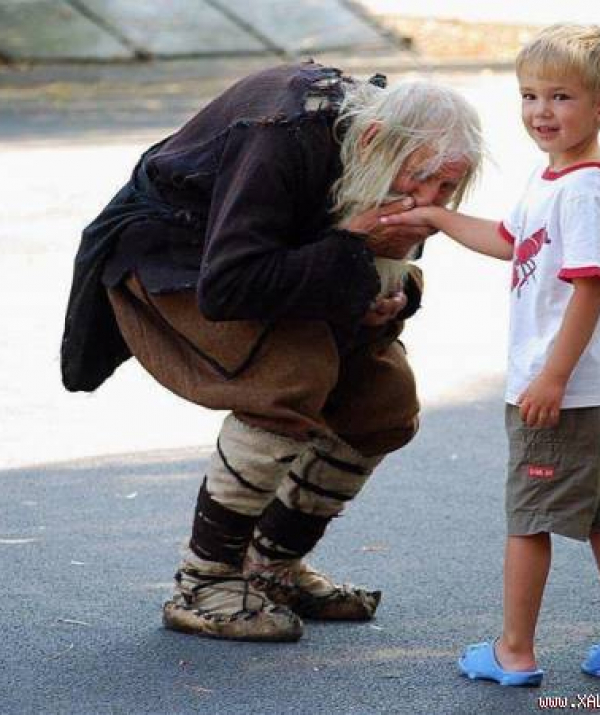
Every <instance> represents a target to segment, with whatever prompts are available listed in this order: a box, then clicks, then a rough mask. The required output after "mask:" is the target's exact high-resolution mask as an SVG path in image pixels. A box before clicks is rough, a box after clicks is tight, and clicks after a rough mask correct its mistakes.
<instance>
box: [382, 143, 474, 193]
mask: <svg viewBox="0 0 600 715" xmlns="http://www.w3.org/2000/svg"><path fill="white" fill-rule="evenodd" d="M426 166H427V161H426V156H425V155H424V154H421V155H420V156H419V152H415V154H414V155H413V156H411V157H410V159H409V160H408V162H407V164H406V167H405V168H404V169H403V170H402V171H401V172H400V173H399V174H398V176H397V177H396V178H395V179H394V182H393V183H392V187H391V188H392V191H393V193H394V194H410V195H411V196H412V197H413V199H414V200H415V202H416V205H417V206H430V205H432V204H434V205H436V206H445V205H446V204H447V203H448V202H449V201H450V199H451V198H452V196H453V194H454V193H455V191H456V189H457V188H458V186H459V184H460V182H461V181H462V180H463V179H464V178H465V176H466V174H467V172H468V171H469V168H470V164H469V162H468V161H467V160H466V159H457V160H455V161H448V162H446V163H445V164H442V166H441V167H440V168H439V169H437V170H436V171H435V173H432V174H428V172H427V170H426V168H424V167H426Z"/></svg>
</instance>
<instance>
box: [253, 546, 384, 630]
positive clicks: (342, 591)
mask: <svg viewBox="0 0 600 715" xmlns="http://www.w3.org/2000/svg"><path fill="white" fill-rule="evenodd" d="M244 573H245V574H246V576H247V577H248V579H249V580H250V582H251V583H252V585H253V586H254V588H256V589H257V590H259V591H261V592H262V593H264V594H265V596H266V597H267V598H268V599H269V600H270V601H272V602H273V603H277V604H280V605H283V606H287V607H288V608H290V609H291V610H292V611H293V612H294V613H296V614H297V615H299V616H302V618H309V619H313V620H322V621H369V620H371V619H372V618H373V616H374V615H375V611H376V609H377V606H378V605H379V601H380V600H381V591H365V590H363V589H361V588H355V587H354V586H351V585H347V584H344V585H342V586H338V585H336V584H335V583H334V582H333V581H332V580H331V579H330V578H329V577H328V576H326V575H325V574H322V573H320V572H319V571H316V570H315V569H313V568H312V567H311V566H309V565H308V564H306V563H304V562H303V561H301V560H300V559H293V560H291V559H290V560H286V559H283V560H280V561H279V560H278V561H270V560H267V559H265V558H264V557H262V556H260V555H259V554H257V552H256V551H255V549H253V548H252V547H250V549H249V551H248V556H247V559H246V565H245V568H244Z"/></svg>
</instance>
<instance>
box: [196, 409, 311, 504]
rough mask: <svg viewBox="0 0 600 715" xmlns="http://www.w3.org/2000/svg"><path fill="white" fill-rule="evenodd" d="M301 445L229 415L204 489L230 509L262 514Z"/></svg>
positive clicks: (222, 429)
mask: <svg viewBox="0 0 600 715" xmlns="http://www.w3.org/2000/svg"><path fill="white" fill-rule="evenodd" d="M302 447H303V445H302V443H300V442H297V441H296V440H293V439H289V438H287V437H282V436H280V435H276V434H273V433H272V432H267V431H265V430H262V429H259V428H258V427H251V426H250V425H247V424H246V423H244V422H242V421H241V420H238V419H237V418H236V417H235V416H234V415H229V416H228V417H227V418H226V419H225V421H224V423H223V427H222V428H221V432H220V435H219V439H218V441H217V449H216V451H215V452H214V454H213V456H212V458H211V462H210V465H209V469H208V480H207V488H208V491H209V492H210V493H211V495H212V496H213V498H214V499H215V500H216V501H217V502H219V503H220V504H222V505H223V506H225V507H227V508H228V509H232V510H233V511H236V512H239V513H240V514H247V515H249V516H257V515H258V514H261V513H262V511H263V510H264V508H265V506H266V505H267V504H268V503H269V502H270V501H271V499H272V498H273V496H274V495H275V491H276V490H277V488H278V487H279V485H280V483H281V480H282V478H283V476H284V475H285V473H286V471H287V468H288V465H289V464H290V463H291V462H293V461H294V460H295V459H296V455H297V454H298V453H299V451H300V450H301V449H302Z"/></svg>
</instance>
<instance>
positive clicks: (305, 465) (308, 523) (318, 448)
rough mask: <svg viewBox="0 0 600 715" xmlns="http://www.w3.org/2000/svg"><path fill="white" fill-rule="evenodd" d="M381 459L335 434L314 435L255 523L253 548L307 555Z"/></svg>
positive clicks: (275, 555)
mask: <svg viewBox="0 0 600 715" xmlns="http://www.w3.org/2000/svg"><path fill="white" fill-rule="evenodd" d="M382 459H383V456H376V457H365V456H363V455H362V454H360V453H359V452H357V451H356V450H355V449H353V448H352V447H350V445H348V444H346V443H345V442H343V441H342V440H341V439H339V438H337V437H335V436H332V437H326V438H325V437H323V438H318V439H316V440H315V441H314V442H313V443H312V444H310V445H309V446H308V447H307V448H306V449H305V450H304V451H303V452H302V453H301V454H300V455H299V456H298V458H297V459H296V460H295V461H294V462H293V463H292V464H291V465H290V466H289V470H288V473H287V475H286V476H285V477H284V479H283V481H282V483H281V486H280V487H279V489H278V491H277V494H276V498H275V499H274V500H273V501H272V502H271V503H270V504H269V506H268V507H267V508H266V510H265V512H264V513H263V516H262V517H261V519H260V521H259V523H258V525H257V529H256V532H255V534H254V539H253V546H254V547H255V548H256V550H257V551H258V552H259V553H261V554H262V555H264V556H267V557H268V558H271V559H294V558H301V557H302V556H304V555H305V554H307V553H308V552H309V551H311V550H312V549H313V548H314V546H315V545H316V544H317V543H318V541H319V540H320V539H321V537H322V536H323V534H324V532H325V529H326V528H327V524H328V523H329V522H330V521H331V519H332V518H333V517H335V516H337V515H338V514H340V512H341V511H342V510H343V508H344V506H345V504H346V502H348V501H351V500H352V499H354V497H355V496H356V495H357V494H358V493H359V491H360V490H361V489H362V487H363V485H364V484H365V482H366V481H367V479H368V478H369V476H370V474H371V472H372V471H373V469H375V467H376V466H377V464H378V463H379V462H380V461H381V460H382Z"/></svg>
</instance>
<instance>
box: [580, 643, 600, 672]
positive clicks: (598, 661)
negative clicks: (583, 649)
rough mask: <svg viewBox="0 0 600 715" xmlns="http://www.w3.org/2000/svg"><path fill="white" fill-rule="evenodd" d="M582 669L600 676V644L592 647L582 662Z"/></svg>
mask: <svg viewBox="0 0 600 715" xmlns="http://www.w3.org/2000/svg"><path fill="white" fill-rule="evenodd" d="M581 670H583V672H584V673H587V674H588V675H593V676H595V677H596V678H600V644H598V645H594V646H592V647H591V648H590V650H589V652H588V654H587V658H586V659H585V660H584V661H583V663H582V664H581Z"/></svg>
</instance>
